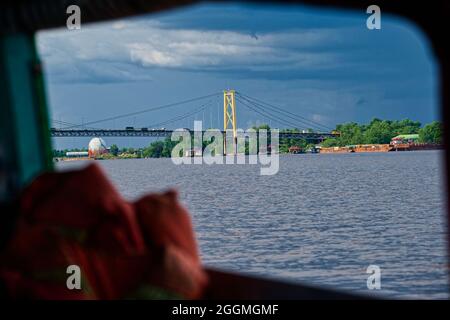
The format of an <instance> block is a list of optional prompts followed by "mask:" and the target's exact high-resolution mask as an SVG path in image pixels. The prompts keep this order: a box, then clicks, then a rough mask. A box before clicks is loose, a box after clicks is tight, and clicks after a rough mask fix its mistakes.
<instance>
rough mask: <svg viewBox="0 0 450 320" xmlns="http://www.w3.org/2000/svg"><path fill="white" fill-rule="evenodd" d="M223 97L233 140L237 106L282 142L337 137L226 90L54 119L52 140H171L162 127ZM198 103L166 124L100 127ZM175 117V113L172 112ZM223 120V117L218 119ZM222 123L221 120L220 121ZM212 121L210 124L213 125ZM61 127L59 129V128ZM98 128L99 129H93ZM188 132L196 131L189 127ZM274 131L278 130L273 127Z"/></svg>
mask: <svg viewBox="0 0 450 320" xmlns="http://www.w3.org/2000/svg"><path fill="white" fill-rule="evenodd" d="M222 95H223V130H221V132H222V133H223V134H225V132H227V131H228V132H229V131H230V130H231V131H232V134H233V137H234V138H235V139H236V137H237V131H238V126H237V105H238V104H237V103H239V107H241V106H242V107H243V109H246V110H247V111H248V112H250V113H252V114H254V115H257V117H258V120H260V119H263V120H264V121H265V123H270V124H272V123H273V124H275V125H278V128H277V129H279V130H280V134H279V137H280V139H283V138H287V139H304V140H306V141H308V142H312V143H319V142H321V141H323V140H324V139H326V138H330V137H335V136H337V135H338V133H337V132H335V131H333V130H332V129H331V128H329V127H327V126H325V125H323V124H320V123H318V122H317V121H313V120H310V119H308V118H306V117H303V116H300V115H298V114H296V113H293V112H291V111H288V110H285V109H284V108H280V107H278V106H275V105H273V104H269V103H267V102H265V101H262V100H259V99H256V98H253V97H250V96H248V95H245V94H243V93H240V92H237V91H235V90H225V91H224V92H223V94H222V93H214V94H210V95H206V96H202V97H197V98H192V99H188V100H184V101H179V102H175V103H171V104H166V105H161V106H156V107H151V108H146V109H143V110H140V111H135V112H129V113H125V114H120V115H116V116H112V117H108V118H104V119H99V120H94V121H90V122H86V123H82V124H74V123H69V122H64V121H61V120H53V121H52V123H53V125H52V128H51V129H50V134H51V136H52V137H167V136H171V134H172V132H173V131H174V130H172V129H166V128H164V127H161V126H170V125H174V124H176V123H180V122H181V121H183V120H185V119H188V118H191V117H195V116H196V115H198V114H201V113H203V115H204V112H205V110H207V109H208V108H211V106H213V105H214V102H215V101H217V98H219V97H220V96H222ZM186 104H194V105H196V107H194V108H193V110H190V111H188V112H185V113H182V114H178V115H175V116H173V117H172V118H170V119H167V120H165V121H160V122H157V123H153V124H151V125H148V126H145V127H139V128H136V127H134V126H128V127H125V128H123V129H110V128H99V127H97V126H98V125H99V124H101V123H105V122H111V121H115V120H118V119H124V118H130V117H136V116H142V115H144V114H147V113H151V112H156V111H159V110H168V111H169V110H170V109H173V108H176V107H178V106H182V105H186ZM170 113H171V114H172V115H173V113H172V112H170ZM218 118H219V117H218ZM218 122H219V119H218ZM260 122H261V121H260ZM211 123H212V120H211V121H210V124H211ZM58 126H59V128H57V127H58ZM93 126H96V127H93ZM271 127H272V126H271ZM184 129H185V130H189V131H193V130H191V129H189V128H184ZM272 129H274V128H272Z"/></svg>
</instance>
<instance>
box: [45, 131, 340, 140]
mask: <svg viewBox="0 0 450 320" xmlns="http://www.w3.org/2000/svg"><path fill="white" fill-rule="evenodd" d="M172 132H173V130H163V129H153V130H152V129H148V130H141V129H133V130H123V129H119V130H115V129H76V130H72V129H56V128H52V129H51V130H50V134H51V136H52V137H168V136H170V135H171V134H172ZM189 132H190V133H192V132H193V131H191V130H190V131H189ZM203 132H205V131H203ZM221 132H222V134H223V133H224V131H221ZM335 136H337V135H336V134H334V133H328V132H280V139H282V138H288V139H305V140H323V139H326V138H332V137H335Z"/></svg>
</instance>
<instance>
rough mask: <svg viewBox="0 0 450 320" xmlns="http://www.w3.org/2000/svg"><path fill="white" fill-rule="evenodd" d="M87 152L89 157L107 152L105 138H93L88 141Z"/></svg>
mask: <svg viewBox="0 0 450 320" xmlns="http://www.w3.org/2000/svg"><path fill="white" fill-rule="evenodd" d="M88 152H89V157H97V156H99V155H101V154H104V153H106V152H108V148H107V147H106V143H105V140H103V139H102V138H93V139H92V140H91V141H89V147H88Z"/></svg>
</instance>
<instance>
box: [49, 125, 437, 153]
mask: <svg viewBox="0 0 450 320" xmlns="http://www.w3.org/2000/svg"><path fill="white" fill-rule="evenodd" d="M253 129H255V130H256V131H259V130H260V129H266V130H270V127H269V126H268V125H267V124H264V125H260V126H258V127H253ZM336 131H338V132H339V133H340V136H339V137H336V138H329V139H326V140H324V141H323V142H322V143H321V146H322V147H334V146H340V147H341V146H348V145H357V144H387V143H389V142H390V141H391V139H392V138H393V137H395V136H397V135H400V134H418V135H419V142H423V143H436V144H441V143H442V124H441V123H440V122H438V121H434V122H432V123H429V124H427V125H425V126H424V127H422V126H421V123H420V122H418V121H412V120H410V119H404V120H400V121H391V120H380V119H373V120H372V121H371V122H370V123H369V124H357V123H355V122H349V123H344V124H339V125H337V126H336ZM281 132H300V130H299V129H283V130H281ZM268 138H269V144H270V136H268ZM177 144H178V142H177V141H171V139H170V137H167V138H165V139H164V140H157V141H154V142H152V143H150V144H149V145H148V146H147V147H145V148H119V147H118V146H117V145H115V144H113V145H111V147H110V150H109V153H107V154H103V155H101V156H99V158H101V159H133V158H167V157H170V156H171V153H172V149H173V147H174V146H175V145H177ZM208 144H209V142H205V141H204V142H203V148H204V147H205V146H206V145H208ZM292 146H297V147H299V148H301V149H302V150H308V149H311V148H314V144H310V143H308V142H307V141H306V140H304V139H287V138H281V139H280V148H279V151H280V153H287V152H288V151H289V148H290V147H292ZM247 149H248V148H246V151H247V152H248V150H247ZM68 151H87V149H70V150H69V149H64V150H53V156H54V157H65V156H66V152H68Z"/></svg>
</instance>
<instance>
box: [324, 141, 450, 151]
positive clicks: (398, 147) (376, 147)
mask: <svg viewBox="0 0 450 320" xmlns="http://www.w3.org/2000/svg"><path fill="white" fill-rule="evenodd" d="M442 149H444V146H443V145H440V144H430V143H412V144H406V143H405V144H362V145H352V146H345V147H329V148H323V147H322V148H320V151H319V153H349V152H352V153H353V152H358V153H360V152H393V151H421V150H442Z"/></svg>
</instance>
